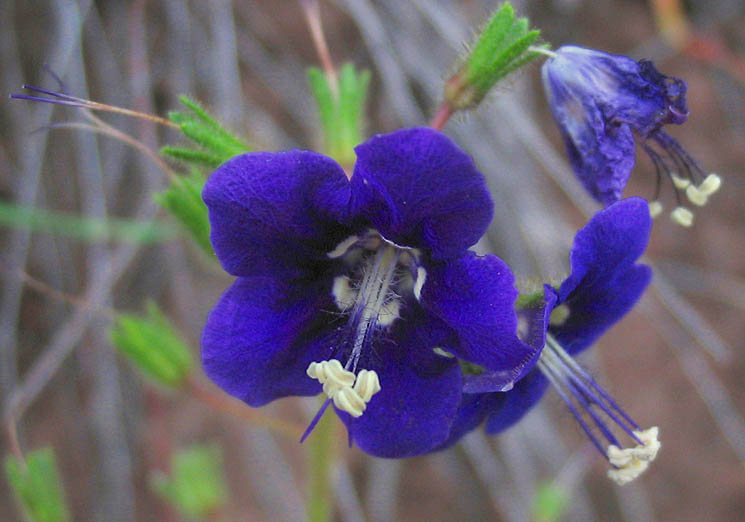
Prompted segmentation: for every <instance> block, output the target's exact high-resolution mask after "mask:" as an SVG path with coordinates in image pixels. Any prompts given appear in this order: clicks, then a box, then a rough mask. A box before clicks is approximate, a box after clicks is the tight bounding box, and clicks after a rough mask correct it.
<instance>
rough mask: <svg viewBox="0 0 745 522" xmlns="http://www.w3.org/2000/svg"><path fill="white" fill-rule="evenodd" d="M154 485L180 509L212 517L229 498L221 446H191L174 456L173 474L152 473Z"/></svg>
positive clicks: (202, 518) (154, 487) (201, 518)
mask: <svg viewBox="0 0 745 522" xmlns="http://www.w3.org/2000/svg"><path fill="white" fill-rule="evenodd" d="M151 485H152V487H153V489H154V490H155V491H156V492H157V493H158V494H159V495H161V496H162V497H163V498H164V499H166V500H168V502H170V503H171V504H172V505H173V506H174V507H175V508H176V509H177V510H178V511H179V512H180V513H182V514H184V515H186V516H188V517H191V518H196V519H199V520H211V519H212V518H211V517H213V516H214V515H215V513H216V512H218V511H219V510H220V509H221V508H222V507H223V506H224V505H225V502H226V499H227V488H226V486H225V480H224V478H223V471H222V458H221V455H220V448H218V447H217V446H199V445H195V446H191V447H190V448H187V449H185V450H182V451H179V452H177V453H176V454H175V455H173V457H172V459H171V473H170V476H167V475H166V474H164V473H162V472H156V473H153V474H152V475H151Z"/></svg>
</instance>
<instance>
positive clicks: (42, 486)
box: [5, 448, 70, 522]
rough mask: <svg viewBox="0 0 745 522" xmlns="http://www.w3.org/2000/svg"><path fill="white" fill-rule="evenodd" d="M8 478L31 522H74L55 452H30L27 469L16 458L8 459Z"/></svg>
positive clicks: (10, 457)
mask: <svg viewBox="0 0 745 522" xmlns="http://www.w3.org/2000/svg"><path fill="white" fill-rule="evenodd" d="M5 474H6V475H7V477H8V483H10V486H11V487H12V489H13V492H14V493H15V496H16V498H17V500H18V502H19V504H20V506H21V509H22V511H23V513H24V515H25V517H26V519H27V520H29V521H31V522H66V521H68V520H70V514H69V512H68V510H67V506H66V505H65V499H64V494H63V492H62V486H61V485H60V480H59V475H58V473H57V464H56V462H55V459H54V452H53V451H52V448H43V449H40V450H36V451H32V452H29V453H28V454H27V455H26V459H25V469H24V467H23V465H22V464H21V463H20V462H18V461H17V460H16V458H15V457H13V456H8V457H6V458H5Z"/></svg>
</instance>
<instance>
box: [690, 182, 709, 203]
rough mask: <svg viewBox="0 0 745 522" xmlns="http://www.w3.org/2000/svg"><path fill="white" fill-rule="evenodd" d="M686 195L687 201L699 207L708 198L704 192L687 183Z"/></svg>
mask: <svg viewBox="0 0 745 522" xmlns="http://www.w3.org/2000/svg"><path fill="white" fill-rule="evenodd" d="M686 197H688V201H690V202H691V203H693V204H694V205H697V206H699V207H703V206H704V205H706V201H707V200H708V199H709V197H708V196H707V195H706V194H704V193H703V192H701V191H700V190H699V189H698V188H697V187H695V186H693V185H688V188H686Z"/></svg>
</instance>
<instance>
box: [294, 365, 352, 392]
mask: <svg viewBox="0 0 745 522" xmlns="http://www.w3.org/2000/svg"><path fill="white" fill-rule="evenodd" d="M305 373H307V374H308V377H311V378H313V379H317V380H318V382H320V383H321V384H323V393H325V394H326V395H328V396H329V397H331V396H332V395H333V394H334V393H336V392H337V391H338V390H340V389H342V388H347V387H351V386H352V385H353V384H354V379H355V376H354V374H353V373H352V372H350V371H348V370H345V369H344V368H343V367H342V365H341V363H340V362H339V361H338V360H336V359H331V360H330V361H321V362H312V363H310V365H309V366H308V369H307V370H306V371H305Z"/></svg>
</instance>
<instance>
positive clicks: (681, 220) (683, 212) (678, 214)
mask: <svg viewBox="0 0 745 522" xmlns="http://www.w3.org/2000/svg"><path fill="white" fill-rule="evenodd" d="M670 219H672V220H673V222H674V223H677V224H678V225H680V226H682V227H690V226H691V225H693V212H691V211H690V210H688V209H687V208H685V207H676V208H675V210H673V211H672V212H670Z"/></svg>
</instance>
